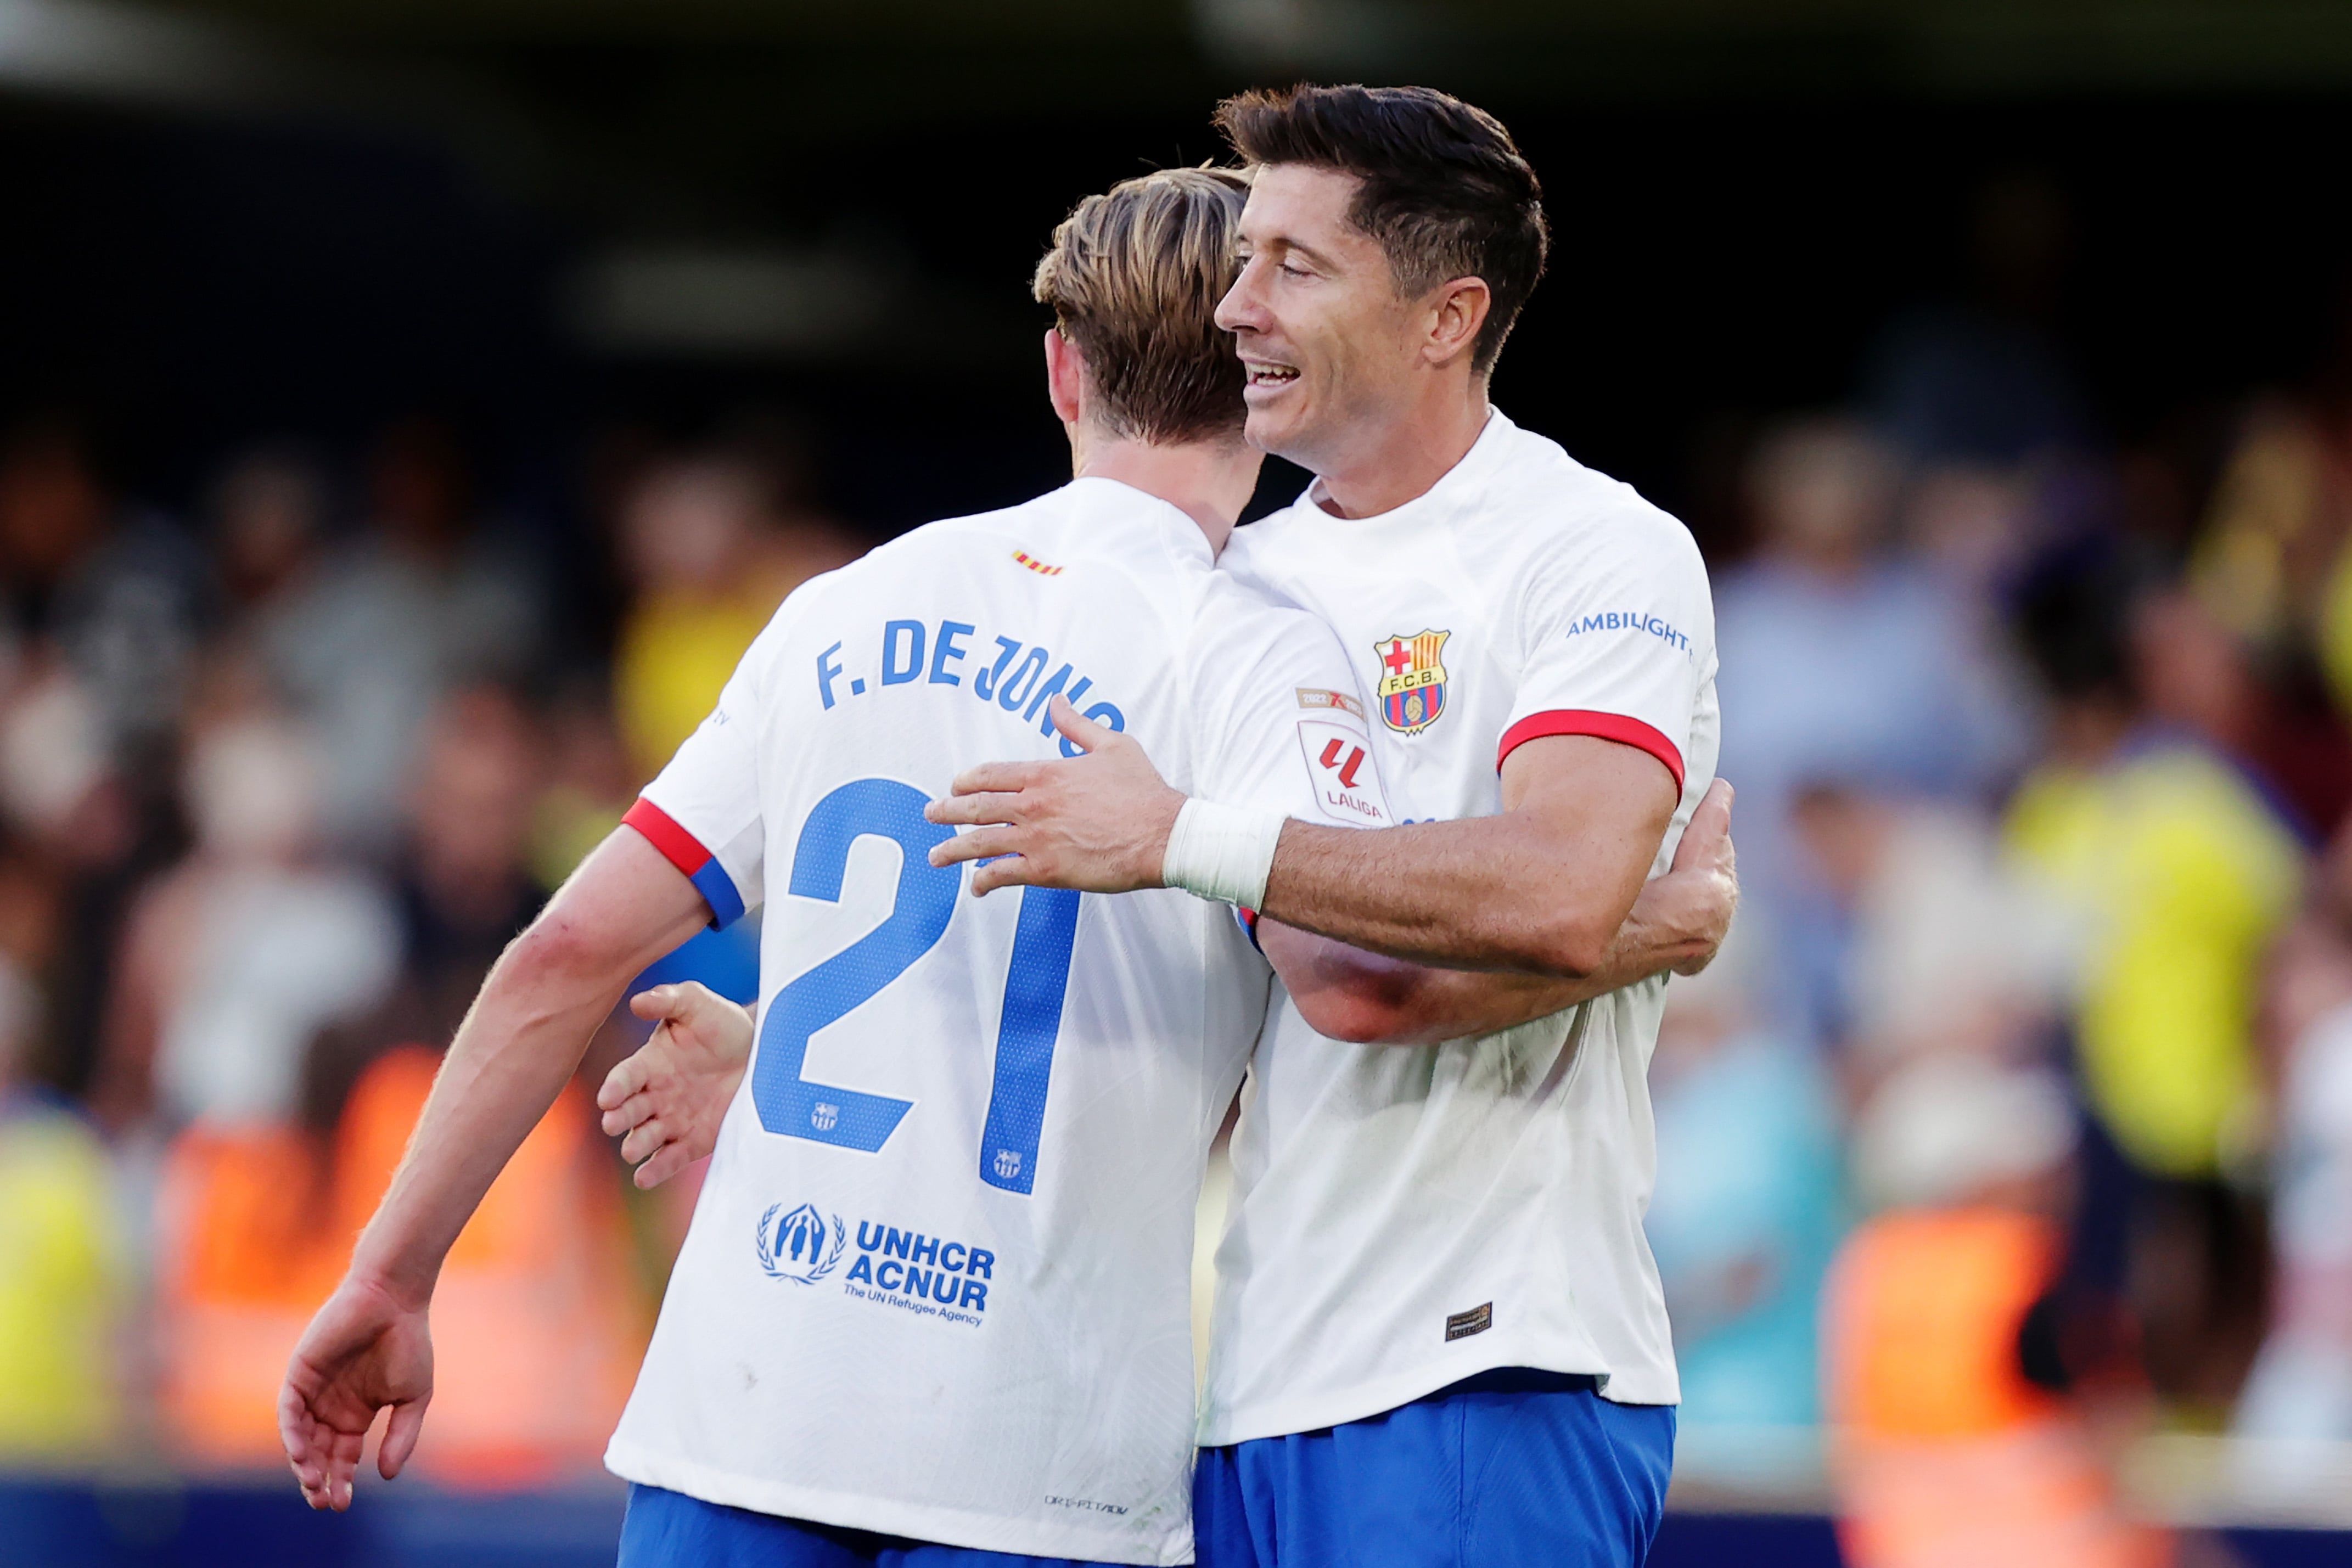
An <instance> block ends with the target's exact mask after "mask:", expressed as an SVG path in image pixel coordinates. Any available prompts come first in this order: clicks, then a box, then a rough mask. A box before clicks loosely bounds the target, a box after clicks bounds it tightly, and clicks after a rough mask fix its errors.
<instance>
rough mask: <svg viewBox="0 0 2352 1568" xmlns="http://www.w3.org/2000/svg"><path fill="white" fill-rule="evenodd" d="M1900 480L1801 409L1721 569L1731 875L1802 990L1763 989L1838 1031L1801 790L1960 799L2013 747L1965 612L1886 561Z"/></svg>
mask: <svg viewBox="0 0 2352 1568" xmlns="http://www.w3.org/2000/svg"><path fill="white" fill-rule="evenodd" d="M1897 478H1898V475H1897V471H1896V469H1895V464H1894V461H1893V459H1892V457H1891V456H1890V455H1888V454H1887V453H1886V452H1885V450H1884V449H1883V448H1882V447H1881V446H1880V445H1879V444H1877V443H1875V442H1874V440H1873V439H1872V438H1871V437H1870V436H1869V435H1868V434H1865V433H1864V431H1863V430H1862V429H1861V428H1860V427H1858V426H1856V425H1854V424H1852V423H1847V422H1844V421H1840V420H1809V421H1804V422H1801V423H1796V424H1792V425H1790V426H1788V427H1786V428H1784V429H1782V430H1781V431H1780V432H1779V433H1778V434H1774V435H1772V436H1770V437H1769V438H1768V439H1767V440H1766V441H1765V442H1764V443H1763V444H1761V445H1760V446H1759V449H1758V451H1757V453H1756V455H1755V458H1754V459H1753V462H1752V465H1751V468H1750V472H1749V476H1748V483H1749V497H1750V501H1751V504H1752V507H1753V509H1754V511H1755V515H1756V517H1757V520H1758V523H1759V528H1760V534H1761V539H1760V544H1761V549H1760V551H1759V556H1758V558H1757V559H1755V560H1754V561H1752V562H1750V563H1749V564H1748V565H1747V566H1745V567H1743V568H1741V569H1740V570H1738V571H1736V572H1733V573H1730V574H1729V575H1727V577H1726V578H1725V579H1723V580H1722V584H1721V587H1720V589H1719V591H1718V592H1717V600H1716V603H1717V614H1716V626H1717V641H1718V643H1719V644H1720V646H1721V649H1722V660H1723V673H1722V676H1721V682H1722V687H1723V726H1724V730H1723V772H1724V775H1725V777H1727V778H1730V779H1737V780H1738V783H1739V791H1740V806H1741V818H1740V821H1741V840H1740V871H1741V874H1742V878H1743V881H1744V882H1745V883H1746V884H1747V890H1748V898H1749V900H1750V902H1751V904H1753V905H1755V906H1756V907H1758V908H1759V909H1760V910H1762V911H1763V912H1764V913H1765V915H1766V918H1767V920H1768V922H1769V927H1770V929H1771V930H1772V931H1773V932H1774V934H1775V936H1776V937H1777V938H1778V939H1779V941H1780V944H1781V945H1782V947H1783V951H1782V952H1781V953H1780V955H1779V958H1780V964H1779V966H1778V968H1779V969H1780V971H1782V972H1792V973H1793V974H1794V976H1795V977H1796V979H1795V982H1794V983H1795V984H1797V985H1798V986H1800V987H1801V988H1802V989H1803V990H1804V992H1805V993H1806V994H1803V995H1801V996H1798V997H1794V998H1788V997H1783V998H1774V999H1775V1000H1776V1001H1778V1002H1779V1003H1780V1010H1781V1011H1783V1012H1784V1013H1788V1014H1789V1015H1790V1016H1792V1017H1794V1018H1796V1019H1801V1020H1802V1022H1803V1024H1804V1025H1805V1027H1807V1028H1808V1030H1811V1031H1812V1032H1823V1031H1833V1030H1834V1028H1835V1020H1834V1019H1833V1018H1831V1017H1829V1016H1826V1015H1828V1013H1829V1011H1830V1009H1831V1006H1832V1004H1831V1003H1830V1002H1829V1001H1828V999H1827V998H1824V997H1823V996H1822V995H1821V992H1822V989H1823V988H1828V987H1831V986H1832V985H1833V983H1834V982H1833V979H1832V970H1833V968H1834V958H1833V956H1832V949H1833V947H1834V941H1833V938H1832V936H1830V935H1829V934H1828V933H1827V932H1826V931H1825V929H1824V927H1823V925H1822V922H1823V920H1824V918H1825V915H1824V914H1823V912H1822V910H1821V909H1820V908H1819V907H1818V900H1819V894H1820V889H1819V888H1818V887H1817V886H1814V885H1813V884H1812V883H1811V881H1810V879H1809V878H1808V876H1807V874H1806V871H1805V867H1804V862H1803V861H1802V858H1801V855H1800V854H1799V853H1798V852H1797V848H1796V846H1795V844H1794V842H1793V841H1792V840H1791V837H1790V834H1791V831H1792V828H1791V822H1790V810H1791V808H1792V806H1793V804H1794V802H1795V799H1796V795H1797V792H1798V791H1799V789H1801V787H1802V786H1803V785H1805V784H1806V783H1808V782H1810V781H1811V780H1813V779H1821V778H1839V779H1875V780H1882V781H1885V782H1886V783H1888V784H1891V785H1899V786H1906V787H1909V788H1911V789H1917V790H1920V791H1925V792H1930V793H1937V794H1945V795H1953V796H1958V797H1962V798H1966V797H1968V796H1969V795H1970V794H1972V793H1974V792H1976V791H1978V790H1979V789H1982V788H1984V787H1985V786H1987V785H1988V784H1990V782H1991V781H1992V780H1993V779H1995V778H1996V777H1997V776H1998V775H1999V774H2000V772H2001V771H2002V770H2003V768H2004V767H2005V765H2006V764H2007V762H2008V760H2009V759H2010V758H2011V755H2012V754H2013V752H2014V749H2015V739H2016V734H2015V732H2016V719H2015V716H2013V715H2012V714H2009V713H2005V712H2004V711H2003V710H2002V709H2001V706H2000V683H1999V680H1998V678H1997V677H1996V676H1995V675H1994V674H1993V673H1992V671H1991V666H1990V660H1989V658H1988V656H1987V655H1986V653H1984V651H1983V648H1982V645H1981V643H1979V640H1978V637H1977V634H1976V629H1975V627H1974V624H1973V622H1972V620H1971V616H1970V613H1969V607H1968V606H1967V604H1966V603H1965V602H1964V601H1961V600H1960V599H1959V598H1958V597H1957V596H1956V595H1955V594H1954V593H1953V592H1951V591H1948V589H1947V588H1946V587H1945V586H1944V585H1942V584H1939V583H1938V582H1937V581H1936V580H1933V579H1931V578H1929V577H1927V576H1926V575H1924V574H1922V573H1921V572H1919V571H1918V570H1915V569H1914V568H1912V567H1910V566H1908V565H1906V564H1905V563H1903V562H1901V561H1899V560H1897V559H1892V558H1890V557H1889V556H1888V555H1887V554H1886V551H1885V545H1886V535H1887V530H1888V528H1889V522H1890V517H1891V512H1892V508H1893V506H1894V501H1895V487H1896V482H1897Z"/></svg>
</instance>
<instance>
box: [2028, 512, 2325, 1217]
mask: <svg viewBox="0 0 2352 1568" xmlns="http://www.w3.org/2000/svg"><path fill="white" fill-rule="evenodd" d="M2169 602H2170V601H2165V600H2162V599H2160V598H2155V597H2152V596H2151V595H2149V594H2148V593H2147V592H2146V591H2143V590H2138V589H2136V588H2135V587H2134V586H2133V584H2132V581H2131V579H2130V574H2129V572H2128V570H2127V569H2126V567H2125V565H2124V564H2123V563H2122V562H2121V561H2120V560H2119V559H2116V558H2113V557H2105V558H2097V559H2089V560H2087V561H2085V562H2084V563H2081V564H2069V565H2062V566H2061V567H2060V568H2059V569H2058V570H2054V571H2053V572H2052V573H2051V574H2049V575H2047V576H2045V578H2044V579H2043V580H2042V581H2040V582H2039V583H2037V584H2036V585H2035V586H2034V588H2033V590H2032V591H2031V592H2030V593H2029V595H2028V597H2027V599H2026V601H2025V603H2024V608H2023V631H2024V634H2025V637H2026V641H2027V643H2028V646H2029V648H2030V649H2031V650H2032V653H2033V654H2034V657H2035V660H2036V662H2037V664H2039V665H2040V667H2041V669H2042V674H2043V675H2044V678H2045V679H2046V680H2047V682H2048V684H2049V687H2050V690H2051V695H2052V697H2053V711H2052V717H2051V735H2050V740H2051V754H2050V758H2049V760H2048V761H2047V762H2045V763H2043V764H2042V766H2041V767H2040V768H2037V769H2035V771H2034V772H2033V774H2032V776H2031V777H2030V778H2028V779H2027V780H2026V781H2025V783H2024V785H2023V786H2022V787H2021V789H2020V790H2019V791H2018V794H2017V797H2016V800H2014V802H2013V803H2012V805H2011V809H2010V815H2009V822H2008V830H2007V831H2008V836H2009V840H2010V842H2011V846H2012V847H2013V849H2014V850H2015V851H2016V852H2017V854H2018V855H2019V857H2020V862H2021V865H2022V866H2023V867H2024V868H2025V869H2026V870H2027V872H2028V873H2029V874H2031V875H2032V877H2034V878H2035V879H2036V880H2037V881H2038V882H2039V883H2041V884H2042V886H2043V887H2045V888H2046V889H2047V890H2048V891H2049V892H2050V894H2052V895H2053V896H2054V897H2056V898H2058V899H2059V900H2061V901H2062V902H2063V904H2065V905H2066V906H2067V907H2069V908H2070V909H2071V910H2073V911H2074V914H2075V915H2076V917H2077V918H2078V919H2079V920H2080V921H2081V922H2082V924H2083V928H2084V932H2085V934H2086V936H2085V940H2086V946H2085V948H2084V967H2083V972H2082V974H2081V976H2080V977H2079V995H2080V1002H2079V1009H2080V1011H2079V1015H2078V1023H2077V1028H2078V1034H2079V1039H2078V1044H2079V1047H2080V1050H2081V1052H2082V1058H2083V1065H2084V1077H2085V1081H2086V1082H2087V1083H2088V1086H2089V1089H2090V1092H2091V1096H2092V1099H2093V1103H2095V1106H2096V1107H2097V1109H2098V1111H2099V1113H2100V1116H2101V1119H2102V1122H2103V1123H2104V1124H2105V1126H2106V1128H2107V1129H2108V1131H2109V1132H2111V1133H2112V1134H2114V1136H2115V1137H2116V1140H2117V1141H2118V1143H2120V1144H2121V1145H2122V1146H2123V1148H2124V1151H2125V1152H2126V1154H2127V1155H2129V1156H2130V1157H2131V1158H2132V1160H2133V1161H2134V1162H2135V1163H2136V1164H2137V1165H2138V1166H2141V1167H2142V1168H2144V1169H2146V1170H2148V1171H2150V1172H2155V1173H2160V1174H2164V1175H2168V1176H2211V1175H2214V1174H2215V1173H2217V1172H2219V1171H2220V1170H2221V1166H2222V1164H2223V1161H2224V1158H2225V1156H2226V1155H2230V1154H2232V1153H2235V1152H2240V1151H2242V1150H2243V1149H2244V1148H2245V1147H2246V1145H2244V1143H2243V1142H2242V1141H2240V1142H2237V1143H2234V1144H2233V1143H2232V1140H2243V1139H2244V1138H2245V1137H2246V1136H2247V1135H2248V1134H2250V1133H2251V1131H2252V1123H2251V1121H2250V1118H2251V1117H2252V1114H2253V1111H2254V1106H2253V1103H2252V1093H2253V1089H2254V1061H2253V1055H2252V1042H2251V1030H2252V1023H2253V1015H2254V1000H2255V982H2256V976H2257V966H2258V965H2259V963H2260V961H2261V958H2262V955H2263V950H2264V948H2265V946H2267V944H2268V943H2269V940H2270V938H2271V936H2272V935H2273V933H2274V932H2275V931H2276V930H2277V928H2278V926H2279V925H2280V923H2281V922H2282V921H2283V920H2284V918H2285V916H2286V915H2287V914H2288V912H2289V911H2290V909H2291V908H2292V907H2293V905H2294V898H2295V894H2296V890H2297V886H2298V883H2299V879H2300V876H2301V866H2302V859H2303V851H2302V847H2301V845H2300V844H2299V843H2298V842H2297V841H2296V840H2295V838H2294V834H2293V833H2292V832H2291V831H2288V829H2287V827H2286V825H2285V824H2284V821H2282V820H2281V819H2280V817H2279V816H2278V814H2277V812H2276V811H2275V810H2273V808H2272V806H2271V804H2270V802H2269V801H2268V800H2266V799H2265V798H2264V796H2263V792H2262V790H2261V789H2259V788H2258V787H2257V785H2256V784H2255V783H2254V782H2253V781H2252V780H2251V779H2248V778H2247V777H2246V776H2245V775H2244V774H2243V773H2242V772H2241V771H2240V770H2239V769H2237V768H2234V767H2233V766H2231V762H2230V761H2229V759H2228V758H2226V757H2225V756H2223V755H2221V753H2220V752H2219V751H2217V750H2216V749H2215V747H2212V746H2211V745H2210V744H2208V743H2207V742H2206V741H2205V739H2204V737H2200V736H2199V735H2198V734H2196V733H2195V732H2193V731H2191V730H2189V729H2187V728H2185V727H2179V726H2162V725H2159V724H2158V723H2157V722H2156V716H2154V715H2153V714H2151V712H2150V711H2149V705H2148V703H2147V692H2148V691H2149V689H2150V688H2151V686H2155V687H2157V688H2158V689H2161V690H2164V691H2166V692H2167V693H2168V694H2178V693H2179V692H2181V690H2182V688H2184V687H2188V688H2192V689H2193V688H2194V687H2196V686H2197V685H2199V684H2200V682H2203V681H2206V680H2209V679H2212V680H2221V679H2225V678H2226V677H2225V676H2221V675H2208V674H2205V673H2204V667H2203V665H2202V664H2201V663H2200V664H2199V665H2198V666H2196V670H2197V673H2194V674H2186V675H2184V674H2179V673H2176V671H2175V668H2174V667H2175V666H2176V665H2178V664H2182V663H2184V662H2185V661H2184V657H2183V656H2184V653H2185V652H2187V649H2186V645H2185V643H2184V640H2183V639H2182V638H2181V637H2180V636H2179V634H2178V629H2177V628H2176V627H2173V626H2170V625H2168V624H2165V623H2162V622H2150V621H2148V620H2147V619H2145V617H2147V616H2150V615H2159V616H2160V615H2161V614H2162V613H2163V612H2164V610H2165V608H2166V606H2167V605H2168V603H2169ZM2135 633H2139V634H2138V635H2137V636H2136V635H2135ZM2224 690H2225V691H2226V690H2227V688H2226V687H2225V688H2224ZM2168 700H2169V701H2170V703H2171V705H2172V706H2174V707H2175V709H2176V711H2179V709H2181V708H2183V707H2185V706H2190V705H2192V704H2195V703H2199V702H2201V700H2202V699H2198V698H2193V697H2188V696H2181V695H2173V696H2171V697H2170V698H2169V699H2168ZM2228 702H2229V699H2228V697H2227V696H2226V695H2225V696H2224V697H2223V698H2222V699H2221V706H2224V707H2225V708H2226V706H2228Z"/></svg>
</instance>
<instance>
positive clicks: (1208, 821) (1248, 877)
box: [1160, 800, 1290, 910]
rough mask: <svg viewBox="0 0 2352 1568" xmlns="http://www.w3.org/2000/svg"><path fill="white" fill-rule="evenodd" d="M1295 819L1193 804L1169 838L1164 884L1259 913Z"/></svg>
mask: <svg viewBox="0 0 2352 1568" xmlns="http://www.w3.org/2000/svg"><path fill="white" fill-rule="evenodd" d="M1289 820H1290V819H1289V818H1287V817H1286V816H1284V815H1283V814H1282V813H1281V812H1280V811H1272V810H1265V809H1264V808H1262V807H1251V806H1220V805H1218V804H1217V803H1216V802H1215V801H1214V800H1187V801H1185V802H1184V809H1183V810H1181V811H1179V812H1177V813H1176V826H1175V827H1174V828H1173V829H1172V830H1171V831H1170V832H1169V834H1168V853H1167V855H1166V856H1165V858H1163V859H1162V860H1161V861H1160V881H1161V882H1163V883H1167V884H1168V885H1169V886H1170V887H1181V888H1182V889H1183V890H1184V891H1185V892H1187V893H1192V894H1199V895H1200V896H1201V897H1202V898H1213V899H1216V900H1218V901H1220V902H1221V903H1224V904H1239V905H1241V907H1243V908H1244V909H1251V910H1254V909H1255V908H1256V907H1257V906H1258V905H1259V904H1262V903H1264V902H1265V879H1266V876H1267V874H1268V873H1271V872H1272V871H1273V870H1274V845H1275V841H1276V840H1277V839H1279V838H1281V837H1282V824H1283V823H1285V822H1286V821H1289Z"/></svg>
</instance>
